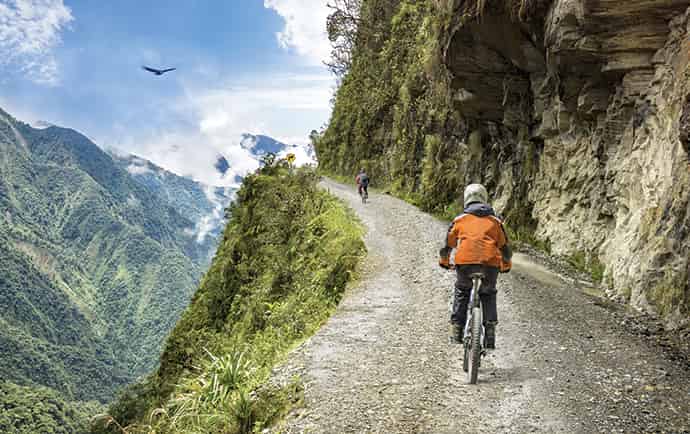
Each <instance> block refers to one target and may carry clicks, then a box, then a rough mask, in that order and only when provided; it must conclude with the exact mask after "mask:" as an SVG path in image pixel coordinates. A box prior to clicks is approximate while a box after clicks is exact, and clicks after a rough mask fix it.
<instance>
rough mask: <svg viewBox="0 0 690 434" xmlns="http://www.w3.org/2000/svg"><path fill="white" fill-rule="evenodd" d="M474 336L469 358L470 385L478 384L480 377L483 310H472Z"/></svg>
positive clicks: (471, 341) (468, 374)
mask: <svg viewBox="0 0 690 434" xmlns="http://www.w3.org/2000/svg"><path fill="white" fill-rule="evenodd" d="M471 321H472V323H471V324H470V327H471V328H472V336H471V338H470V347H469V351H467V352H468V353H469V354H468V355H467V358H468V361H467V362H468V363H467V365H468V368H469V369H468V371H467V379H468V380H469V382H470V384H477V377H478V376H479V358H480V357H481V351H482V349H481V343H480V341H481V334H482V314H481V308H479V307H475V308H473V309H472V319H471Z"/></svg>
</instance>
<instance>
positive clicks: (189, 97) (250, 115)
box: [110, 72, 332, 186]
mask: <svg viewBox="0 0 690 434" xmlns="http://www.w3.org/2000/svg"><path fill="white" fill-rule="evenodd" d="M326 74H327V73H326V72H324V73H323V75H319V74H316V75H314V74H311V75H299V74H292V75H266V76H259V77H255V78H254V79H252V80H250V81H235V82H231V83H227V84H225V85H220V86H218V87H209V86H207V85H205V84H204V85H201V84H199V83H198V82H195V83H194V84H189V83H186V84H185V83H183V87H184V89H185V92H184V96H183V97H181V98H180V99H179V100H177V101H176V102H174V103H172V104H171V105H170V107H171V110H172V112H170V113H168V114H167V115H166V116H164V117H167V118H170V119H175V120H176V121H178V120H179V119H184V121H185V122H183V123H182V125H184V126H181V127H179V128H177V127H175V124H176V122H173V121H171V122H169V123H168V122H166V123H165V127H164V130H163V132H159V131H152V132H150V133H148V135H147V136H143V137H137V138H136V139H135V138H133V137H132V138H129V139H124V140H123V141H122V142H120V143H119V144H117V145H114V146H117V147H119V148H121V149H126V150H127V151H129V152H132V153H134V154H137V155H141V156H142V157H145V158H147V159H149V160H151V161H153V162H154V163H156V164H158V165H160V166H162V167H165V168H166V169H168V170H170V171H172V172H175V173H177V174H180V175H183V176H189V177H191V178H193V179H196V180H197V181H200V182H203V183H205V184H209V185H219V186H236V185H237V184H236V181H235V176H236V175H239V176H244V175H246V174H247V173H250V172H252V171H254V170H255V169H256V168H258V166H259V162H258V160H257V158H256V156H255V155H253V154H252V152H251V150H250V149H246V147H243V146H242V143H241V142H242V135H243V134H245V133H249V134H263V135H266V136H270V137H273V138H276V139H277V140H280V141H282V142H284V143H287V144H291V145H303V144H305V143H308V135H309V132H310V131H311V130H312V129H318V128H319V127H320V126H321V124H322V123H323V121H325V120H326V118H327V116H328V113H329V110H330V105H329V104H330V103H329V101H330V96H331V92H332V89H331V86H332V80H331V79H330V78H328V79H325V78H324V76H326ZM177 123H179V122H177ZM190 126H191V127H190ZM123 131H127V127H126V126H123ZM110 145H111V146H113V144H110ZM294 153H295V154H296V155H297V156H298V161H301V162H304V161H307V160H308V155H307V152H306V151H302V150H300V149H297V150H295V152H294ZM219 155H222V156H224V157H225V158H226V159H227V161H228V163H229V165H230V170H229V171H228V172H227V173H226V175H225V176H222V175H221V174H220V173H219V172H218V171H217V170H215V168H214V164H215V162H216V160H217V158H218V156H219Z"/></svg>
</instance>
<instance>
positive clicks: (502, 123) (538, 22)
mask: <svg viewBox="0 0 690 434" xmlns="http://www.w3.org/2000/svg"><path fill="white" fill-rule="evenodd" d="M688 6H690V2H689V1H681V0H676V1H672V2H663V1H631V2H615V1H593V0H554V1H544V0H532V1H526V0H525V1H511V0H494V1H479V2H477V1H461V0H454V1H453V0H439V1H431V0H428V1H421V2H420V1H409V0H365V1H364V2H363V5H362V10H361V17H360V18H361V22H362V24H361V25H360V29H359V31H358V34H357V42H356V46H355V50H354V52H353V53H352V54H353V59H352V66H351V68H350V70H349V72H348V74H347V75H346V76H345V77H344V78H343V80H342V85H341V87H340V88H339V90H338V93H337V96H336V100H335V106H334V111H333V116H332V118H331V121H330V123H329V126H328V128H327V129H326V130H325V131H324V133H323V135H322V136H321V137H319V138H318V139H317V140H316V143H315V145H316V151H317V156H318V158H319V162H320V164H321V166H322V168H323V169H324V170H325V171H326V172H328V173H336V174H339V175H345V176H350V175H353V174H354V173H355V171H356V170H357V169H358V168H359V167H360V166H364V167H366V168H367V169H368V170H369V172H370V173H371V176H372V181H373V183H374V185H378V186H381V187H384V188H386V189H388V190H390V191H391V192H392V193H394V194H396V195H398V196H400V197H403V198H405V199H408V200H410V201H411V202H413V203H415V204H417V205H420V206H421V207H422V208H423V209H424V210H427V211H431V212H435V213H437V214H443V215H446V216H448V217H451V216H453V215H454V214H455V213H457V212H458V211H459V209H458V204H457V197H459V196H460V195H461V193H462V189H463V187H464V185H466V184H467V183H470V182H482V183H484V184H485V185H486V186H487V187H488V188H489V190H490V192H491V195H492V197H493V201H494V205H495V207H496V208H497V209H498V210H499V211H500V212H501V213H502V214H503V215H504V216H505V217H506V218H507V222H508V226H509V227H510V228H511V229H512V232H513V235H514V238H517V239H518V240H524V241H529V242H531V243H534V244H537V245H538V246H540V247H541V248H543V249H545V250H547V251H549V252H551V253H553V254H555V255H559V256H562V257H565V258H568V259H569V261H570V262H571V263H572V264H574V265H576V266H578V267H580V268H583V269H586V270H588V271H590V272H591V273H592V275H593V277H595V278H596V279H598V280H600V281H601V282H602V285H603V287H604V288H605V289H606V291H607V293H608V294H609V295H610V296H611V297H613V298H615V299H618V300H620V301H623V302H627V303H629V304H630V305H632V306H634V307H636V308H638V309H642V310H644V311H646V312H649V313H653V314H656V315H659V316H661V317H663V318H665V320H666V324H667V326H669V327H671V328H673V327H679V326H683V325H684V324H685V325H687V324H688V318H689V316H688V314H689V312H690V288H689V287H688V274H689V273H688V269H689V267H690V259H689V258H690V234H689V233H688V229H689V228H690V200H689V198H690V189H689V188H688V185H690V182H689V181H690V176H689V172H690V170H689V167H690V166H689V165H688V150H689V149H690V148H688V142H689V141H688V138H687V137H688V134H687V130H688V127H687V124H688V122H687V118H688V114H687V113H688V112H689V111H690V110H688V109H687V108H686V106H687V102H686V101H687V100H688V95H689V94H690V73H689V72H688V56H689V51H690V50H688V43H687V28H688V15H687V8H688Z"/></svg>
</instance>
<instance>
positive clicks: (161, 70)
mask: <svg viewBox="0 0 690 434" xmlns="http://www.w3.org/2000/svg"><path fill="white" fill-rule="evenodd" d="M141 68H142V69H143V70H145V71H148V72H153V73H154V74H156V75H163V74H165V73H166V72H170V71H174V70H176V69H177V68H168V69H156V68H149V67H148V66H142V67H141Z"/></svg>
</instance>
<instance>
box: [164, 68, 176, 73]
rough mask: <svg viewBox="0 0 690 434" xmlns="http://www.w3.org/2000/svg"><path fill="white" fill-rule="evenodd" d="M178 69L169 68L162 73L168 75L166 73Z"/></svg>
mask: <svg viewBox="0 0 690 434" xmlns="http://www.w3.org/2000/svg"><path fill="white" fill-rule="evenodd" d="M176 69H177V68H168V69H164V70H162V71H161V72H162V73H166V72H170V71H174V70H176Z"/></svg>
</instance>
